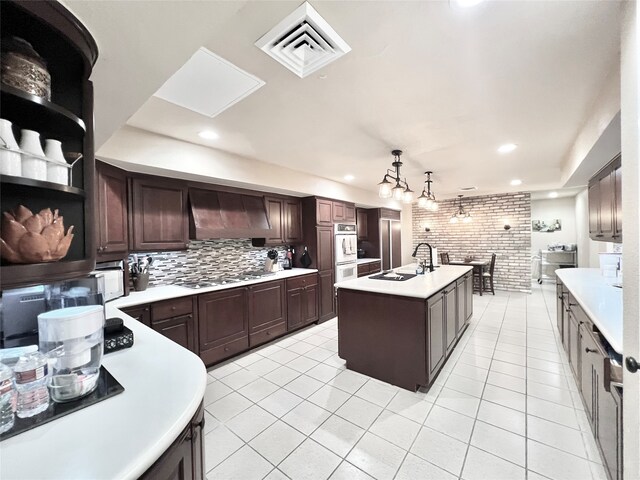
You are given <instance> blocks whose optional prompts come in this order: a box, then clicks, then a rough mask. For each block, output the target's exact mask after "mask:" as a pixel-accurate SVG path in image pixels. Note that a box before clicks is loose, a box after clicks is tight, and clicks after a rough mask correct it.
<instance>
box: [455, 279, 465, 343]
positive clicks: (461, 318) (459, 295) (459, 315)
mask: <svg viewBox="0 0 640 480" xmlns="http://www.w3.org/2000/svg"><path fill="white" fill-rule="evenodd" d="M466 321H467V283H466V278H465V277H462V278H460V279H459V280H457V281H456V337H457V336H459V335H460V331H461V330H462V327H464V324H465V322H466Z"/></svg>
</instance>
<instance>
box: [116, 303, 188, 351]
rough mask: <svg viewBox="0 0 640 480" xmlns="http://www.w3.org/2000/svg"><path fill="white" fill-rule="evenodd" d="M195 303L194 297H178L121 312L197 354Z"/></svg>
mask: <svg viewBox="0 0 640 480" xmlns="http://www.w3.org/2000/svg"><path fill="white" fill-rule="evenodd" d="M195 302H196V297H194V296H189V297H180V298H174V299H171V300H164V301H162V302H155V303H152V304H150V305H138V306H136V307H129V308H123V309H122V311H123V312H124V313H126V314H127V315H129V316H131V317H133V318H135V319H136V320H138V321H139V322H141V323H143V324H145V325H146V326H148V327H151V328H152V329H153V330H155V331H156V332H158V333H161V334H162V335H164V336H165V337H167V338H169V339H170V340H173V341H174V342H176V343H177V344H178V345H180V346H182V347H184V348H186V349H187V350H190V351H192V352H194V353H196V354H197V353H198V351H197V349H196V339H195V335H196V319H195V317H196V314H195ZM134 341H135V340H134Z"/></svg>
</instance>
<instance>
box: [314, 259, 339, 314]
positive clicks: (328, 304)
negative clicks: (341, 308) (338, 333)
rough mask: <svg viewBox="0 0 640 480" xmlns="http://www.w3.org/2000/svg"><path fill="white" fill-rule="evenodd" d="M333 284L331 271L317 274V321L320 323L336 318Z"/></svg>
mask: <svg viewBox="0 0 640 480" xmlns="http://www.w3.org/2000/svg"><path fill="white" fill-rule="evenodd" d="M334 283H335V282H334V280H333V270H328V271H325V272H319V273H318V291H319V292H318V293H319V297H320V298H319V300H318V305H319V308H320V311H319V316H320V318H319V320H320V321H322V322H324V321H325V320H329V319H331V318H333V317H335V316H336V304H335V293H334V288H333V284H334Z"/></svg>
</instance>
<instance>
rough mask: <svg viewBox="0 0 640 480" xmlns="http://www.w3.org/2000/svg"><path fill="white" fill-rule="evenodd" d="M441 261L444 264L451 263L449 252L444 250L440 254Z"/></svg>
mask: <svg viewBox="0 0 640 480" xmlns="http://www.w3.org/2000/svg"><path fill="white" fill-rule="evenodd" d="M440 263H441V264H442V265H449V252H442V253H441V254H440Z"/></svg>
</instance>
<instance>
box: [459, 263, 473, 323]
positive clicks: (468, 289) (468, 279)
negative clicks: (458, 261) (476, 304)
mask: <svg viewBox="0 0 640 480" xmlns="http://www.w3.org/2000/svg"><path fill="white" fill-rule="evenodd" d="M464 297H465V302H464V311H465V315H464V319H465V324H466V322H468V321H469V319H470V318H471V317H472V316H473V273H471V272H469V273H467V274H466V275H465V276H464ZM460 329H461V330H462V327H461V328H460Z"/></svg>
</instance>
